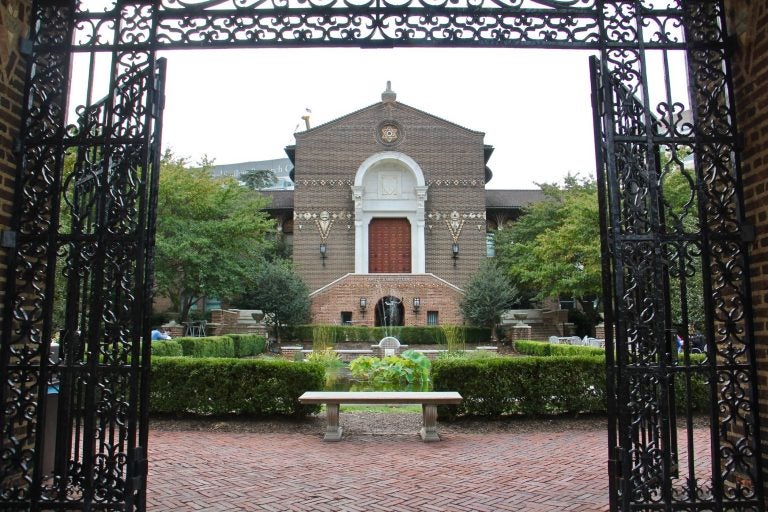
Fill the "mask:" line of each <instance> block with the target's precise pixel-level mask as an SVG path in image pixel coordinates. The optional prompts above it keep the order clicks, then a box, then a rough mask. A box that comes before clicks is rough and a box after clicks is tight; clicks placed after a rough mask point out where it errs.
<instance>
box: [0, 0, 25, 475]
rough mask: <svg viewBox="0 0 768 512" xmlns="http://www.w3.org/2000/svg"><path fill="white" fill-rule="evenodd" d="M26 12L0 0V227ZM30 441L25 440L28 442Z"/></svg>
mask: <svg viewBox="0 0 768 512" xmlns="http://www.w3.org/2000/svg"><path fill="white" fill-rule="evenodd" d="M29 14H30V3H28V2H24V1H19V0H0V230H5V229H8V227H9V226H10V221H11V215H12V211H13V196H14V175H15V173H16V158H15V156H14V154H13V144H14V140H15V139H16V137H17V136H18V134H19V126H20V125H21V105H22V100H23V95H24V68H25V62H24V61H23V60H22V58H21V55H19V52H18V41H19V37H26V36H27V30H28V29H27V27H28V26H29ZM6 43H7V45H6ZM7 257H8V254H7V251H6V250H5V249H3V248H0V315H1V314H2V307H3V306H2V304H3V301H4V295H5V277H6V260H7ZM27 434H28V428H27V425H26V424H24V423H21V422H18V423H17V424H16V427H15V432H14V435H15V437H16V441H18V442H23V440H24V439H27V437H26V436H27ZM32 441H33V440H28V443H31V442H32ZM5 442H6V440H5V439H4V440H3V443H5ZM12 480H13V477H10V476H9V477H8V479H7V481H6V482H4V484H5V485H6V486H10V485H12V484H14V482H12ZM21 486H22V487H23V486H24V485H23V484H21Z"/></svg>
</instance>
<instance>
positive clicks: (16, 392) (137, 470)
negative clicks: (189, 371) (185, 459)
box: [0, 52, 165, 510]
mask: <svg viewBox="0 0 768 512" xmlns="http://www.w3.org/2000/svg"><path fill="white" fill-rule="evenodd" d="M46 57H47V58H45V60H48V61H52V62H56V60H57V59H56V58H55V56H53V55H50V54H49V55H47V56H46ZM137 57H139V58H137ZM144 57H145V58H143V59H142V58H140V56H139V55H137V54H135V53H117V52H116V53H115V54H113V55H112V59H113V60H112V66H113V67H112V76H113V78H112V81H111V82H110V86H109V90H110V94H109V95H108V96H107V97H105V98H104V99H102V100H101V101H98V102H95V103H93V104H90V102H88V103H89V104H87V105H84V106H81V107H80V108H79V111H78V121H77V123H76V124H75V125H72V126H68V127H66V133H64V132H62V131H61V125H57V124H56V123H54V122H52V120H51V119H50V118H48V117H47V116H49V115H50V114H52V113H53V112H54V110H53V109H50V110H48V112H47V113H46V115H45V116H43V115H41V114H42V113H41V112H39V111H37V110H36V109H35V108H34V106H35V102H39V103H37V105H38V106H39V105H40V104H43V105H45V104H46V102H50V101H52V100H55V99H56V98H59V100H60V99H61V97H60V96H59V94H55V95H53V96H52V97H47V96H46V95H45V94H44V93H43V90H44V89H46V88H48V87H50V86H51V83H50V82H46V83H40V84H37V83H35V78H40V77H37V76H35V75H33V77H32V84H31V88H30V91H29V94H30V96H31V98H30V100H31V102H32V108H30V109H29V112H28V113H27V119H28V124H27V126H26V127H25V129H26V132H25V136H26V138H25V140H24V142H25V148H24V149H25V151H24V153H23V154H22V158H23V160H24V161H23V163H24V164H25V165H24V167H23V170H24V171H25V172H24V174H22V175H21V176H20V183H19V184H18V197H17V201H19V203H17V204H20V206H21V207H20V208H19V210H18V211H17V215H16V221H17V224H16V226H14V227H15V232H14V233H15V241H13V240H12V241H13V242H14V246H15V249H16V254H15V260H14V261H13V267H12V268H14V269H15V272H14V273H13V274H12V275H11V276H10V282H9V288H8V291H7V295H6V303H5V307H6V309H5V311H6V312H9V313H10V314H7V315H6V317H5V318H4V325H3V329H4V330H3V345H2V351H3V352H2V371H3V387H2V389H1V390H0V393H2V401H3V403H4V404H6V408H5V411H4V416H3V423H2V435H3V439H4V441H3V457H2V460H1V462H0V468H1V470H2V473H1V475H2V482H3V486H2V494H1V495H0V497H1V498H2V502H3V509H4V510H62V509H67V510H69V509H81V510H94V509H98V510H118V509H124V510H133V509H134V508H143V503H144V492H145V491H144V484H145V480H146V468H147V460H146V446H147V421H146V418H147V413H148V411H147V400H146V396H147V395H146V388H147V377H148V365H149V346H150V344H149V328H150V326H149V325H148V321H147V320H148V319H147V315H148V313H149V311H150V309H149V308H147V307H146V304H151V300H152V299H151V293H150V289H151V283H152V275H151V273H152V262H153V258H152V252H153V246H154V224H155V204H156V197H157V178H158V172H157V171H158V164H159V162H158V159H159V149H160V139H159V135H160V111H161V108H162V98H163V80H164V73H165V61H164V60H160V61H158V62H157V63H155V62H154V59H153V58H152V56H151V55H150V54H146V55H145V56H144ZM59 62H60V63H61V66H60V67H59V68H58V69H57V70H58V71H60V72H62V74H63V73H64V69H65V66H64V65H63V62H66V59H64V61H63V62H62V61H59ZM46 64H48V65H50V64H49V63H46ZM65 76H66V75H63V76H60V77H59V78H60V79H62V80H64V79H65ZM47 79H50V77H47ZM56 92H57V93H58V92H59V91H56ZM89 97H90V92H89ZM55 112H56V113H57V114H59V115H63V109H56V110H55ZM56 121H58V122H59V123H60V122H61V119H58V120H56ZM54 127H57V128H58V129H56V130H54V129H53V128H54ZM54 310H56V313H57V314H58V315H59V316H60V317H61V318H59V319H58V320H59V326H60V327H61V326H63V328H61V330H60V331H58V332H52V318H51V317H52V312H53V311H54ZM57 338H58V339H57ZM51 340H54V341H58V343H55V342H54V343H51ZM143 340H146V342H144V341H143Z"/></svg>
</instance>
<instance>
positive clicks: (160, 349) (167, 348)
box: [152, 340, 184, 357]
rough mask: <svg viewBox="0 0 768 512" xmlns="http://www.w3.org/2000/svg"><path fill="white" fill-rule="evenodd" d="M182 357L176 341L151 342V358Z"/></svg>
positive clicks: (179, 346)
mask: <svg viewBox="0 0 768 512" xmlns="http://www.w3.org/2000/svg"><path fill="white" fill-rule="evenodd" d="M182 355H184V354H183V353H182V351H181V345H180V344H179V342H178V341H176V340H155V341H153V342H152V357H179V356H182Z"/></svg>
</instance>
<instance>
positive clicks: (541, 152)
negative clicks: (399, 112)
mask: <svg viewBox="0 0 768 512" xmlns="http://www.w3.org/2000/svg"><path fill="white" fill-rule="evenodd" d="M162 56H165V57H167V58H168V79H167V84H166V98H167V100H166V108H165V116H164V129H163V146H164V147H170V148H172V149H173V150H174V152H175V153H176V154H177V155H180V156H188V157H189V158H190V159H191V160H192V161H197V160H199V158H200V156H201V155H202V154H203V153H207V154H208V155H209V156H211V157H214V158H215V160H216V163H219V164H226V163H235V162H241V161H248V160H266V159H272V158H282V157H284V156H285V153H284V152H283V148H284V147H285V146H286V145H289V144H293V143H294V138H293V133H294V131H296V127H297V125H298V127H299V130H303V129H304V122H303V121H302V119H301V116H302V115H303V114H304V112H305V108H309V109H311V111H312V114H311V115H312V119H311V123H312V126H317V125H319V124H322V123H326V122H328V121H331V120H333V119H336V118H338V117H340V116H343V115H345V114H347V113H350V112H353V111H355V110H358V109H360V108H363V107H366V106H368V105H371V104H373V103H376V102H378V101H380V100H381V92H382V91H384V89H385V88H386V82H387V80H391V81H392V88H393V90H394V91H395V92H396V93H397V99H398V101H401V102H402V103H405V104H407V105H410V106H412V107H415V108H418V109H420V110H424V111H427V112H429V113H431V114H434V115H436V116H438V117H442V118H444V119H446V120H448V121H451V122H454V123H457V124H460V125H462V126H465V127H467V128H470V129H472V130H477V131H481V132H484V133H485V142H486V144H490V145H492V146H494V147H495V148H496V149H495V152H494V154H493V156H492V157H491V159H490V161H489V167H490V168H491V170H492V171H493V173H494V178H493V180H492V181H491V182H490V183H489V186H490V187H492V188H524V189H525V188H536V186H535V184H534V183H541V182H553V181H559V180H560V178H562V177H563V176H564V175H565V174H566V173H567V172H569V171H571V172H580V173H582V174H590V175H591V174H594V168H595V164H594V144H593V141H592V140H593V137H592V117H591V116H592V114H591V106H590V96H589V94H590V93H589V64H588V56H589V54H588V53H586V52H579V51H553V50H547V51H535V50H518V51H515V50H498V49H453V50H442V49H422V48H406V49H388V50H360V49H301V50H292V49H280V50H248V51H245V50H244V51H232V50H227V51H221V50H216V51H206V52H203V51H175V52H165V53H163V54H162Z"/></svg>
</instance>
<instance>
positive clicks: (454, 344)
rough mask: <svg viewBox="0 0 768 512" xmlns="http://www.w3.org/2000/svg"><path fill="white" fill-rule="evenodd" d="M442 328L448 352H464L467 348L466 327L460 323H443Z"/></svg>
mask: <svg viewBox="0 0 768 512" xmlns="http://www.w3.org/2000/svg"><path fill="white" fill-rule="evenodd" d="M442 329H443V334H444V335H445V344H446V346H447V347H448V352H463V351H464V350H466V343H465V341H464V340H465V339H466V338H465V330H464V329H462V328H461V327H459V326H458V325H443V326H442Z"/></svg>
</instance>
